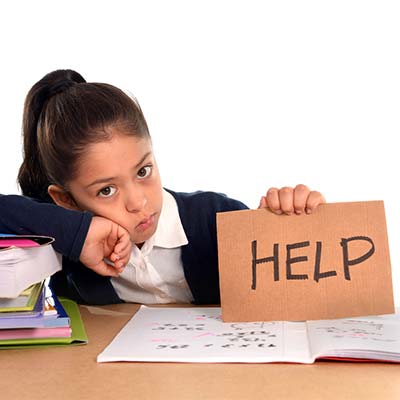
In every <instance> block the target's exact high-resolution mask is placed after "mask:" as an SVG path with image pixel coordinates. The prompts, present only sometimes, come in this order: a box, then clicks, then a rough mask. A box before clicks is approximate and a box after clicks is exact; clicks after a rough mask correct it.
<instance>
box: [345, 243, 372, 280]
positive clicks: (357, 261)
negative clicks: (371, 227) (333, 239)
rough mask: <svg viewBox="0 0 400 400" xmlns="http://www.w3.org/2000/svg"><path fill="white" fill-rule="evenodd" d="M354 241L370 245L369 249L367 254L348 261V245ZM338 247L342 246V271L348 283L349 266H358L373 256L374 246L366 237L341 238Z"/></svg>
mask: <svg viewBox="0 0 400 400" xmlns="http://www.w3.org/2000/svg"><path fill="white" fill-rule="evenodd" d="M354 240H365V241H367V242H369V243H371V248H370V249H369V251H368V252H367V253H365V254H364V255H362V256H361V257H358V258H355V259H354V260H349V249H348V243H349V242H351V241H354ZM340 245H341V246H342V250H343V269H344V277H345V278H346V279H347V280H348V281H349V280H350V271H349V266H350V265H356V264H360V263H362V262H363V261H365V260H367V259H368V258H370V257H371V256H372V254H374V252H375V245H374V242H373V241H372V239H370V238H369V237H367V236H353V237H350V238H348V239H344V238H342V241H341V242H340Z"/></svg>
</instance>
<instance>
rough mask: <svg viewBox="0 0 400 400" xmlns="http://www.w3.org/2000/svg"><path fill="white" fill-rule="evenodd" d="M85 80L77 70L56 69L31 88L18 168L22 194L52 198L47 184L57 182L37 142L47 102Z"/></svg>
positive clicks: (24, 119)
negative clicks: (51, 175)
mask: <svg viewBox="0 0 400 400" xmlns="http://www.w3.org/2000/svg"><path fill="white" fill-rule="evenodd" d="M83 82H85V80H84V79H83V77H82V76H81V75H80V74H78V73H77V72H75V71H72V70H57V71H54V72H51V73H49V74H47V75H46V76H45V77H44V78H42V79H41V80H40V81H39V82H37V83H36V84H35V85H34V86H33V87H32V88H31V90H30V91H29V92H28V95H27V97H26V99H25V104H24V113H23V122H22V134H23V156H24V159H23V162H22V164H21V166H20V169H19V172H18V183H19V186H20V187H21V190H22V194H23V195H25V196H29V197H33V198H36V199H39V200H43V201H46V202H51V201H52V199H51V197H50V196H49V194H48V192H47V188H48V187H49V185H50V184H51V183H55V182H52V179H51V178H50V177H49V176H48V172H46V168H45V166H44V165H43V159H42V155H41V151H40V150H41V149H40V147H39V142H38V130H39V125H40V123H43V122H44V118H45V115H44V114H45V109H46V106H47V103H48V102H49V100H50V99H51V98H52V97H53V96H55V95H57V94H60V93H62V92H64V91H66V90H68V89H69V88H70V87H72V86H73V85H76V84H77V83H83Z"/></svg>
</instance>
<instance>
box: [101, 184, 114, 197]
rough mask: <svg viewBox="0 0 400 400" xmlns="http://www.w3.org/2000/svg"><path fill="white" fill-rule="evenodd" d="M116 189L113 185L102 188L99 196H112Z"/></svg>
mask: <svg viewBox="0 0 400 400" xmlns="http://www.w3.org/2000/svg"><path fill="white" fill-rule="evenodd" d="M116 190H117V189H115V188H114V187H112V186H107V187H105V188H103V189H101V190H100V191H99V193H98V194H97V196H99V197H111V196H112V195H113V194H114V193H115V191H116Z"/></svg>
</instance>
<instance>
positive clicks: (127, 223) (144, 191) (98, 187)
mask: <svg viewBox="0 0 400 400" xmlns="http://www.w3.org/2000/svg"><path fill="white" fill-rule="evenodd" d="M111 131H112V139H111V140H109V141H104V142H100V143H94V144H92V145H90V146H89V147H88V149H87V151H86V152H85V155H84V157H82V159H81V161H80V162H79V164H78V166H77V171H76V178H75V179H73V180H72V181H70V182H68V192H69V194H70V196H71V201H72V203H74V204H75V205H76V208H78V209H80V210H87V211H91V212H92V213H93V214H95V215H98V216H101V217H105V218H108V219H110V220H112V221H114V222H116V223H117V224H119V225H121V226H122V227H124V228H125V229H126V230H127V231H128V232H129V233H130V236H131V240H132V241H133V242H134V243H137V244H141V243H143V242H145V241H146V240H147V239H149V238H150V237H151V236H152V235H153V234H154V233H155V231H156V228H157V224H158V220H159V217H160V212H161V207H162V186H161V179H160V175H159V172H158V168H157V164H156V161H155V159H154V155H153V150H152V143H151V140H150V138H137V137H134V136H128V135H124V134H122V133H120V132H118V131H117V130H116V129H111ZM53 198H54V197H53ZM70 208H71V207H70Z"/></svg>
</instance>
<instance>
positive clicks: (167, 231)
mask: <svg viewBox="0 0 400 400" xmlns="http://www.w3.org/2000/svg"><path fill="white" fill-rule="evenodd" d="M187 243H188V240H187V237H186V234H185V231H184V230H183V226H182V222H181V220H180V217H179V212H178V206H177V204H176V201H175V199H174V197H173V196H172V195H171V194H170V193H168V192H167V191H166V190H163V205H162V209H161V214H160V218H159V221H158V226H157V230H156V232H155V233H154V235H153V236H152V237H151V238H150V239H148V240H147V241H146V242H145V243H144V244H143V246H142V248H141V249H139V248H138V247H137V246H136V245H133V249H132V254H131V258H130V260H129V263H128V264H127V266H126V267H125V269H124V271H123V272H122V273H121V274H120V275H119V276H118V277H115V278H111V283H112V285H113V287H114V289H115V291H116V292H117V294H118V296H119V298H120V299H121V300H124V301H126V302H132V303H141V304H157V303H190V302H191V301H192V300H193V296H192V293H191V291H190V288H189V286H188V284H187V282H186V279H185V275H184V272H183V264H182V260H181V246H184V245H186V244H187Z"/></svg>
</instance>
